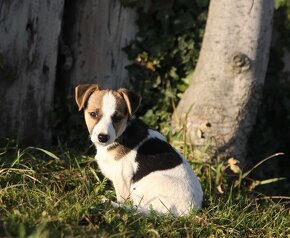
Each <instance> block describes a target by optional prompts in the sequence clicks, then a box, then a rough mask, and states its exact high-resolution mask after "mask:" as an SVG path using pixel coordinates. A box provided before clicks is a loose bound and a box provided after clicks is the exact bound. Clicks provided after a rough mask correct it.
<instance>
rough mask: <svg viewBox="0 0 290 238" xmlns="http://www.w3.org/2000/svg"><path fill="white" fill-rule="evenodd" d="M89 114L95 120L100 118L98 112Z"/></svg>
mask: <svg viewBox="0 0 290 238" xmlns="http://www.w3.org/2000/svg"><path fill="white" fill-rule="evenodd" d="M89 114H90V116H91V117H93V118H96V117H97V116H98V115H97V113H96V112H90V113H89Z"/></svg>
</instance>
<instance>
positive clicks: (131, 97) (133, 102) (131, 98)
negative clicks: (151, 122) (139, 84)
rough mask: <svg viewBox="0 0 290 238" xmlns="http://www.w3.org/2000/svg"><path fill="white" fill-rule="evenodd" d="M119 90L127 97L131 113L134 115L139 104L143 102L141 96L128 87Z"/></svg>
mask: <svg viewBox="0 0 290 238" xmlns="http://www.w3.org/2000/svg"><path fill="white" fill-rule="evenodd" d="M118 92H119V93H120V94H121V95H122V97H123V98H124V99H125V101H126V104H127V108H128V112H129V115H130V116H132V115H134V113H135V112H136V111H137V109H138V108H139V105H140V103H141V96H140V95H138V94H136V93H134V92H132V91H130V90H128V89H126V88H120V89H119V90H118Z"/></svg>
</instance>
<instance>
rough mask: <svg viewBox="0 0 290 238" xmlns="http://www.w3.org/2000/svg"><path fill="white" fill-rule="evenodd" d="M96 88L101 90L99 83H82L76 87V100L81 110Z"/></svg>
mask: <svg viewBox="0 0 290 238" xmlns="http://www.w3.org/2000/svg"><path fill="white" fill-rule="evenodd" d="M96 90H99V85H98V84H80V85H78V86H76V88H75V100H76V103H77V105H78V107H79V111H80V110H82V109H83V108H84V105H85V103H86V101H87V100H88V98H89V96H90V95H91V94H92V93H93V92H94V91H96Z"/></svg>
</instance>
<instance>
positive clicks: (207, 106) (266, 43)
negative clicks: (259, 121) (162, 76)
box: [173, 0, 274, 162]
mask: <svg viewBox="0 0 290 238" xmlns="http://www.w3.org/2000/svg"><path fill="white" fill-rule="evenodd" d="M273 11H274V4H273V1H272V0H255V1H254V0H243V1H232V0H211V2H210V7H209V14H208V19H207V25H206V30H205V35H204V39H203V44H202V49H201V52H200V56H199V59H198V63H197V66H196V69H195V72H194V76H193V79H192V82H191V84H190V86H189V88H188V89H187V91H186V92H185V93H184V96H183V98H182V100H181V101H180V103H179V105H178V107H177V110H176V111H175V113H174V116H173V119H174V120H173V121H174V125H175V127H178V125H180V124H179V123H178V122H180V121H182V122H183V123H184V126H185V127H186V129H187V134H188V137H189V139H190V140H191V142H192V143H193V144H194V145H196V147H197V148H200V147H203V146H204V145H209V147H210V148H211V149H212V150H209V151H208V154H209V155H213V153H218V154H220V155H221V156H234V157H236V158H237V159H239V160H240V161H242V162H244V159H245V156H246V144H247V139H248V136H249V134H250V132H251V130H252V128H253V125H254V123H255V119H256V114H257V108H258V105H259V103H260V99H261V96H262V88H263V84H264V78H265V73H266V69H267V64H268V56H269V48H270V39H271V29H272V16H273Z"/></svg>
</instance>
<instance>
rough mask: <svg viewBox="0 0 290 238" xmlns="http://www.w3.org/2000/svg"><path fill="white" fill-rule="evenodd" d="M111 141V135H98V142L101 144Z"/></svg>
mask: <svg viewBox="0 0 290 238" xmlns="http://www.w3.org/2000/svg"><path fill="white" fill-rule="evenodd" d="M109 139H110V136H109V135H105V134H99V135H98V140H99V142H101V143H106V142H107V141H108V140H109Z"/></svg>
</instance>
